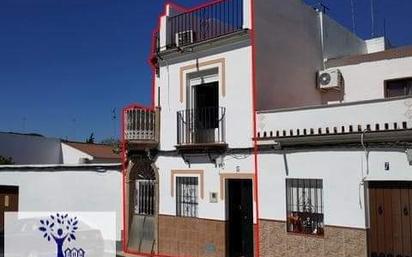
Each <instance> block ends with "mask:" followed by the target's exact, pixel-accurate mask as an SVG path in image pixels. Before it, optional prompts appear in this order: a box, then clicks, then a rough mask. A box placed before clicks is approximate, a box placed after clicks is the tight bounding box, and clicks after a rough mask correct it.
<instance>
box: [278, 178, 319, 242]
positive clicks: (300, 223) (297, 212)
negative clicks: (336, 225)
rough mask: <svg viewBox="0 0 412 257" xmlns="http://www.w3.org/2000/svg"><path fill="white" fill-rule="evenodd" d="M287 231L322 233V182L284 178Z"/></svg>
mask: <svg viewBox="0 0 412 257" xmlns="http://www.w3.org/2000/svg"><path fill="white" fill-rule="evenodd" d="M286 205H287V206H286V207H287V208H286V209H287V231H288V232H293V233H302V234H312V235H323V233H324V222H323V182H322V180H321V179H286Z"/></svg>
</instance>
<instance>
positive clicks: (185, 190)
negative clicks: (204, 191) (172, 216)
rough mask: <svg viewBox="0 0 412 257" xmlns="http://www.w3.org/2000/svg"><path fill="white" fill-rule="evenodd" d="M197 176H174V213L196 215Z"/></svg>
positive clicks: (186, 215) (188, 215)
mask: <svg viewBox="0 0 412 257" xmlns="http://www.w3.org/2000/svg"><path fill="white" fill-rule="evenodd" d="M197 192H198V181H197V177H176V215H177V216H183V217H197V205H198V203H197Z"/></svg>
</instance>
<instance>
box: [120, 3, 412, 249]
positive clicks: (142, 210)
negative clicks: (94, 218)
mask: <svg viewBox="0 0 412 257" xmlns="http://www.w3.org/2000/svg"><path fill="white" fill-rule="evenodd" d="M150 61H151V65H152V69H153V85H152V87H153V99H152V105H151V106H148V107H145V106H141V105H138V104H132V105H129V106H127V107H125V108H124V112H123V120H122V122H123V123H122V127H123V139H122V149H123V155H122V157H123V158H124V159H123V162H122V164H123V176H124V178H123V179H124V182H125V183H124V185H123V186H124V192H125V197H124V201H123V204H124V210H125V221H124V222H125V223H124V224H125V228H124V236H123V238H124V241H123V250H124V252H126V253H129V254H133V253H134V254H136V255H138V254H151V255H159V256H186V257H190V256H192V257H206V256H215V257H224V256H229V257H239V256H245V257H252V256H255V257H258V256H265V257H280V256H282V257H283V256H291V257H292V256H302V257H306V256H307V257H309V256H324V257H326V256H327V257H331V256H353V257H363V256H370V257H378V256H411V254H412V227H411V225H410V224H412V215H411V214H410V213H411V211H412V202H411V201H410V199H412V198H411V197H412V167H411V166H410V165H411V163H412V146H411V142H412V130H411V129H412V120H411V119H412V97H411V95H412V79H411V78H412V47H404V48H393V47H392V46H391V44H390V43H389V42H388V39H387V38H384V37H381V38H373V39H369V40H363V39H361V38H359V37H358V36H356V35H355V34H353V33H352V32H350V31H348V30H347V29H346V28H344V27H343V26H341V25H340V24H338V23H337V22H336V21H334V20H333V19H331V18H330V17H328V16H327V15H326V14H324V13H323V12H322V11H319V10H316V9H313V8H312V7H310V6H307V5H306V4H304V3H303V2H302V1H301V0H288V1H285V0H272V1H264V0H221V1H214V2H211V3H210V4H204V5H202V6H199V7H195V8H192V9H186V8H183V7H179V6H177V5H174V4H170V3H169V4H166V5H165V11H164V13H163V14H162V15H161V16H160V18H159V23H158V27H157V28H156V30H155V32H154V34H153V51H152V56H151V58H150Z"/></svg>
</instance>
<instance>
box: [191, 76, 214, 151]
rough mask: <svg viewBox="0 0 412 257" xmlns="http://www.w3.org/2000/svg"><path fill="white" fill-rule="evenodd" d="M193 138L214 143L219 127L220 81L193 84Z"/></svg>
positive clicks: (200, 141) (197, 141)
mask: <svg viewBox="0 0 412 257" xmlns="http://www.w3.org/2000/svg"><path fill="white" fill-rule="evenodd" d="M192 96H193V100H192V105H193V106H192V108H191V109H192V111H193V123H194V124H193V133H194V135H193V139H194V142H195V143H199V144H202V143H214V142H215V134H216V129H217V128H218V127H219V83H218V82H210V83H204V84H199V85H195V86H192Z"/></svg>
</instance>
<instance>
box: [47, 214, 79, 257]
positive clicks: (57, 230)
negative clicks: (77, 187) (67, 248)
mask: <svg viewBox="0 0 412 257" xmlns="http://www.w3.org/2000/svg"><path fill="white" fill-rule="evenodd" d="M40 224H41V226H40V227H39V230H40V231H41V232H42V233H43V238H45V239H46V240H47V241H50V240H51V239H53V240H54V242H55V243H56V245H57V255H56V257H64V254H63V243H64V241H65V240H66V239H67V241H69V242H70V241H72V240H76V236H75V234H76V230H77V229H78V224H79V221H78V220H77V217H73V218H71V217H69V215H68V214H60V213H57V214H56V215H50V217H49V218H47V219H43V220H40Z"/></svg>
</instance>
